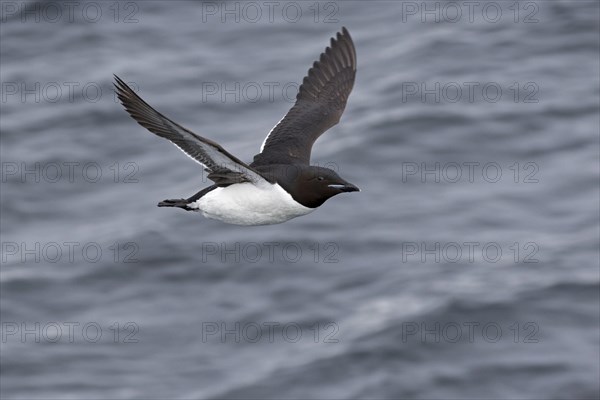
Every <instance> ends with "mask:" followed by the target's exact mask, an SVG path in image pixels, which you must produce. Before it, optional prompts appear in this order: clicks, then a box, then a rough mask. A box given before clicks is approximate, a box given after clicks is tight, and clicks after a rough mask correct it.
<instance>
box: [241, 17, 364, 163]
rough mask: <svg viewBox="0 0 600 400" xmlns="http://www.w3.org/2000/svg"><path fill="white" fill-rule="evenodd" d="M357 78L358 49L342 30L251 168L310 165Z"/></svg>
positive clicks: (332, 40)
mask: <svg viewBox="0 0 600 400" xmlns="http://www.w3.org/2000/svg"><path fill="white" fill-rule="evenodd" d="M355 76H356V50H355V49H354V44H353V43H352V38H351V37H350V34H349V33H348V31H347V30H346V28H342V32H338V34H337V37H336V38H332V39H331V45H330V47H327V48H326V49H325V52H324V53H322V54H321V57H320V59H319V60H318V61H315V63H314V64H313V66H312V68H310V69H309V70H308V75H307V76H306V77H305V78H304V81H303V82H302V85H301V86H300V89H299V91H298V95H297V97H296V103H295V104H294V106H293V107H292V108H291V109H290V111H288V113H287V115H286V116H285V117H283V119H282V120H281V121H279V123H278V124H277V125H276V126H275V127H274V128H273V129H272V130H271V132H270V133H269V134H268V135H267V137H266V138H265V141H264V142H263V145H262V147H261V149H260V151H261V152H260V153H259V154H257V155H256V156H254V162H253V163H252V164H251V165H253V166H254V165H265V164H280V163H285V164H289V163H300V164H309V163H310V152H311V149H312V146H313V143H314V142H315V141H316V140H317V139H318V138H319V136H321V135H322V134H323V133H324V132H325V131H326V130H327V129H329V128H331V127H332V126H334V125H335V124H337V123H338V122H339V120H340V117H341V116H342V113H343V112H344V108H345V107H346V102H347V101H348V97H349V96H350V92H351V91H352V87H353V86H354V77H355Z"/></svg>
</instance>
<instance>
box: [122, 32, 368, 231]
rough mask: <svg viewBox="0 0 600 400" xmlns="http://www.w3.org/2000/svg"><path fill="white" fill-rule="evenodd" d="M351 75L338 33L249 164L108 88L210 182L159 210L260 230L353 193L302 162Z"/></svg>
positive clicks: (352, 59)
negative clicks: (196, 214)
mask: <svg viewBox="0 0 600 400" xmlns="http://www.w3.org/2000/svg"><path fill="white" fill-rule="evenodd" d="M355 76H356V50H355V48H354V43H353V42H352V38H351V37H350V34H349V33H348V31H347V30H346V28H342V31H341V32H338V33H337V35H336V37H335V38H332V39H331V44H330V46H329V47H327V48H326V49H325V51H324V52H323V53H321V56H320V58H319V60H318V61H315V62H314V64H313V66H312V67H311V68H310V69H309V70H308V74H307V76H306V77H305V78H304V80H303V82H302V84H301V85H300V88H299V90H298V95H297V96H296V102H295V104H294V106H293V107H292V108H291V109H290V110H289V111H288V113H287V114H286V115H285V116H284V117H283V118H282V119H281V120H280V121H279V122H278V123H277V125H275V127H274V128H273V129H272V130H271V132H269V134H268V135H267V137H266V138H265V140H264V142H263V144H262V146H261V148H260V153H258V154H257V155H255V156H254V160H253V161H252V163H251V164H246V163H244V162H243V161H241V160H239V159H238V158H237V157H235V156H234V155H232V154H231V153H229V152H227V151H226V150H225V149H224V148H223V147H222V146H221V145H219V144H218V143H216V142H214V141H212V140H210V139H207V138H205V137H202V136H200V135H197V134H196V133H194V132H192V131H190V130H188V129H186V128H184V127H183V126H181V125H179V124H177V123H176V122H174V121H172V120H171V119H169V118H167V117H165V116H164V115H163V114H161V113H159V112H158V111H156V110H155V109H154V108H152V107H151V106H150V105H149V104H148V103H146V102H145V101H144V100H142V98H141V97H139V96H138V95H137V94H136V93H135V92H134V91H133V90H131V88H130V87H129V86H127V84H126V83H125V82H124V81H123V80H122V79H120V78H119V77H118V76H116V75H115V83H114V86H115V91H116V93H117V96H118V98H119V100H120V101H121V103H122V104H123V106H124V107H125V110H127V112H128V113H129V114H130V115H131V117H133V119H135V120H136V121H137V122H138V123H139V124H140V125H142V126H143V127H144V128H146V129H148V130H149V131H150V132H152V133H154V134H155V135H158V136H160V137H163V138H165V139H168V140H169V141H171V142H172V143H173V144H174V145H175V146H177V147H178V148H179V149H180V150H182V151H183V152H184V153H186V154H187V155H188V156H189V157H191V158H192V159H193V160H195V161H196V162H198V163H199V164H201V165H202V166H203V167H204V168H205V169H206V171H207V172H208V178H209V179H210V180H212V181H213V182H214V184H213V185H211V186H209V187H206V188H204V189H202V190H200V191H199V192H198V193H196V194H195V195H193V196H192V197H190V198H187V199H170V200H164V201H161V202H160V203H158V206H159V207H179V208H182V209H184V210H187V211H197V212H201V213H202V214H203V215H204V216H205V217H208V218H212V219H217V220H220V221H223V222H226V223H230V224H237V225H268V224H278V223H282V222H285V221H288V220H290V219H292V218H295V217H299V216H302V215H306V214H308V213H310V212H312V211H314V210H315V209H317V207H319V206H321V205H322V204H323V203H324V202H325V201H327V200H328V199H330V198H331V197H333V196H335V195H338V194H340V193H344V192H355V191H360V190H359V188H358V187H356V186H355V185H353V184H351V183H350V182H347V181H346V180H344V179H342V178H341V177H340V176H339V175H338V174H337V173H336V172H335V171H333V170H332V169H329V168H323V167H318V166H311V165H310V153H311V150H312V146H313V144H314V142H315V141H316V140H317V139H318V138H319V136H321V135H322V134H323V133H324V132H325V131H326V130H328V129H329V128H331V127H332V126H334V125H335V124H337V123H338V122H339V120H340V117H341V116H342V113H343V112H344V108H345V107H346V102H347V101H348V97H349V95H350V92H351V91H352V87H353V86H354V78H355Z"/></svg>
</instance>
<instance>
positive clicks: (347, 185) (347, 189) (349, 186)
mask: <svg viewBox="0 0 600 400" xmlns="http://www.w3.org/2000/svg"><path fill="white" fill-rule="evenodd" d="M328 186H329V187H330V188H334V189H338V190H339V191H340V192H360V189H359V188H358V186H356V185H353V184H351V183H350V182H346V183H345V184H343V185H328Z"/></svg>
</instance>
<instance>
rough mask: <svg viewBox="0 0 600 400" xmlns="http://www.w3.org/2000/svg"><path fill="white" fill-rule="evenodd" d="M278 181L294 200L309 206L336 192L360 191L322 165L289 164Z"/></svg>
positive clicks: (314, 205) (326, 198) (322, 201)
mask: <svg viewBox="0 0 600 400" xmlns="http://www.w3.org/2000/svg"><path fill="white" fill-rule="evenodd" d="M278 181H279V184H280V185H281V186H282V187H283V188H284V189H285V190H286V191H288V192H289V193H290V194H291V195H292V197H293V198H294V200H296V201H297V202H299V203H300V204H302V205H303V206H305V207H310V208H316V207H319V206H320V205H321V204H323V203H325V201H327V200H328V199H330V198H331V197H333V196H335V195H337V194H340V193H345V192H359V191H360V189H359V188H358V187H356V186H355V185H353V184H351V183H350V182H348V181H345V180H344V179H342V178H341V177H340V176H339V175H338V174H337V173H336V172H335V171H334V170H331V169H329V168H323V167H314V166H306V165H300V166H295V165H290V166H288V167H287V168H286V170H285V178H284V179H281V180H278Z"/></svg>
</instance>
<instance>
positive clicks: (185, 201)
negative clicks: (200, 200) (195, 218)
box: [158, 199, 193, 211]
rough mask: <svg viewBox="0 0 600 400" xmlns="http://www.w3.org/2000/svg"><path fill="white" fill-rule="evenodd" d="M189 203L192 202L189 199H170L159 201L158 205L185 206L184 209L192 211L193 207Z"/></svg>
mask: <svg viewBox="0 0 600 400" xmlns="http://www.w3.org/2000/svg"><path fill="white" fill-rule="evenodd" d="M189 203H190V202H189V200H188V199H168V200H163V201H161V202H160V203H158V206H159V207H179V208H183V209H184V210H187V211H192V210H193V209H192V208H190V207H189V206H188V204H189Z"/></svg>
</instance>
